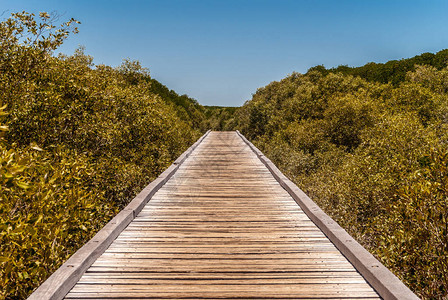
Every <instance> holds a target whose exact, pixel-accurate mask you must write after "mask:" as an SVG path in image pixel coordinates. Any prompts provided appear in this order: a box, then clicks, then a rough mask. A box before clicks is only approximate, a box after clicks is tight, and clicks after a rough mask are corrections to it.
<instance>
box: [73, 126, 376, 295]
mask: <svg viewBox="0 0 448 300" xmlns="http://www.w3.org/2000/svg"><path fill="white" fill-rule="evenodd" d="M66 298H67V299H101V298H107V299H118V298H119V299H125V298H128V299H145V298H146V299H165V298H166V299H187V298H188V299H217V298H221V299H232V298H237V299H262V298H263V299H306V298H312V299H371V298H378V295H377V293H376V292H375V291H374V290H373V289H372V288H371V286H370V285H369V284H368V283H366V282H365V280H364V278H363V277H362V276H361V275H360V274H359V273H358V272H357V271H356V270H355V269H354V267H353V266H352V265H351V264H350V263H349V262H348V261H347V260H346V258H345V257H344V256H343V255H342V254H341V253H340V252H339V251H338V250H337V249H336V248H335V246H334V245H333V244H332V243H331V242H330V241H329V240H328V239H327V238H326V237H325V235H324V234H323V233H322V232H321V231H320V230H319V229H318V228H317V227H316V226H315V225H314V223H313V222H311V221H310V219H309V218H308V217H307V216H306V215H305V213H304V212H303V211H302V210H301V209H300V207H299V206H298V205H297V204H296V202H295V201H294V200H293V199H292V198H291V196H290V195H289V194H288V193H287V192H286V191H285V190H284V189H283V188H282V187H281V186H280V184H279V183H278V182H277V181H276V180H275V179H274V177H273V176H272V174H271V173H270V172H269V170H268V169H267V168H266V167H265V166H264V165H263V163H262V162H261V161H260V160H259V159H258V158H257V156H256V155H255V154H254V153H253V152H252V150H251V149H250V148H249V147H248V146H247V145H246V144H245V143H244V142H243V140H242V139H241V138H240V137H239V136H238V135H237V134H236V133H235V132H211V133H210V134H209V135H208V136H207V137H206V138H205V139H204V140H203V142H202V143H201V144H199V146H198V147H197V148H196V150H195V151H193V153H192V154H191V155H190V156H189V157H188V158H187V160H186V161H185V162H184V163H183V164H182V165H181V166H180V167H179V169H178V170H177V172H176V173H175V174H174V175H173V176H172V177H171V179H169V180H168V181H167V183H166V184H165V185H164V186H163V187H162V188H160V189H159V191H158V192H157V193H156V194H155V195H154V196H153V197H152V199H151V200H150V201H149V202H148V203H147V204H146V206H145V207H144V208H143V209H142V211H141V212H140V213H139V214H138V215H137V217H136V218H135V219H134V220H133V221H132V222H131V223H130V224H129V225H128V226H127V228H126V229H125V230H124V231H123V232H122V233H121V234H120V235H119V236H118V237H117V238H116V240H115V241H114V242H113V243H112V244H111V245H110V246H109V248H108V249H107V250H106V251H105V252H104V253H103V254H102V255H101V256H100V257H99V258H98V259H97V260H96V261H95V262H94V263H93V264H92V266H91V267H90V268H89V269H88V270H87V272H86V273H85V274H84V275H83V276H82V277H81V279H80V280H79V282H78V283H77V284H76V285H75V286H74V287H73V289H72V290H71V291H70V292H69V293H68V295H67V296H66Z"/></svg>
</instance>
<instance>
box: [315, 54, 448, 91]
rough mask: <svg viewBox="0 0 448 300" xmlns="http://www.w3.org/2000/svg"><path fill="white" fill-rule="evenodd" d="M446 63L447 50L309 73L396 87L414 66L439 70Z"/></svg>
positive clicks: (320, 68)
mask: <svg viewBox="0 0 448 300" xmlns="http://www.w3.org/2000/svg"><path fill="white" fill-rule="evenodd" d="M447 63H448V49H445V50H442V51H439V52H437V53H436V54H433V53H423V54H421V55H417V56H414V57H412V58H406V59H401V60H391V61H388V62H386V63H384V64H381V63H374V62H371V63H368V64H366V65H364V66H361V67H348V66H339V67H336V68H330V69H326V68H325V67H324V66H322V65H320V66H315V67H312V68H310V70H309V71H318V72H320V73H322V74H323V75H327V74H329V73H342V74H345V75H353V76H359V77H361V78H363V79H365V80H367V81H375V82H381V83H392V84H393V85H394V86H397V85H398V84H400V83H401V82H403V81H405V79H406V74H407V72H410V71H414V70H415V66H416V65H427V66H432V67H434V68H436V69H437V70H441V69H443V68H445V67H446V65H447Z"/></svg>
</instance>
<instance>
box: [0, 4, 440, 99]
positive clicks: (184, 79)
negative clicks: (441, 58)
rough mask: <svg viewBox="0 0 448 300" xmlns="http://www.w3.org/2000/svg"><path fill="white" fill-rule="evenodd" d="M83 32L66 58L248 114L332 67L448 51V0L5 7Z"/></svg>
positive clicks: (69, 45) (70, 41)
mask: <svg viewBox="0 0 448 300" xmlns="http://www.w3.org/2000/svg"><path fill="white" fill-rule="evenodd" d="M22 10H25V11H28V12H39V11H48V12H51V11H56V12H58V13H59V14H64V16H63V18H62V20H65V19H69V18H71V17H74V18H75V19H77V20H79V21H81V22H82V24H81V25H80V26H79V29H80V33H79V34H78V35H75V36H72V37H70V38H69V39H68V40H67V41H66V43H65V44H64V45H63V46H62V47H61V49H60V50H61V52H63V53H66V54H72V53H73V51H74V49H75V48H77V47H78V45H84V46H85V47H86V53H87V54H89V55H92V56H93V57H94V58H95V60H94V63H96V64H100V63H104V64H107V65H111V66H117V65H119V64H120V63H121V61H122V59H123V58H131V59H135V60H139V61H140V62H141V63H142V65H143V66H145V67H148V68H149V70H150V72H151V75H152V77H153V78H155V79H157V80H159V81H160V82H162V83H163V84H165V85H166V86H168V87H169V88H170V89H173V90H175V91H176V92H178V93H179V94H187V95H189V96H191V97H193V98H195V99H197V100H198V101H199V102H200V103H201V104H204V105H223V106H239V105H242V104H243V103H244V101H246V100H249V99H250V98H251V94H252V93H254V92H255V91H256V89H257V88H259V87H262V86H264V85H266V84H268V83H269V82H271V81H273V80H279V79H281V78H283V77H285V76H287V75H288V74H290V73H292V72H293V71H296V72H301V73H303V72H306V70H307V69H308V68H310V67H312V66H315V65H318V64H323V65H325V66H326V67H334V66H338V65H341V64H344V65H345V64H347V65H350V66H359V65H363V64H365V63H367V62H370V61H374V62H386V61H388V60H391V59H401V58H408V57H412V56H415V55H417V54H421V53H423V52H437V51H439V50H442V49H446V48H448V1H447V0H421V1H416V0H353V1H348V0H269V1H267V0H202V1H199V0H198V1H194V0H191V1H187V0H159V1H152V0H126V1H125V0H76V1H75V0H34V1H32V0H0V12H2V11H7V13H6V14H4V15H3V17H5V16H6V15H8V14H9V13H11V12H16V11H22Z"/></svg>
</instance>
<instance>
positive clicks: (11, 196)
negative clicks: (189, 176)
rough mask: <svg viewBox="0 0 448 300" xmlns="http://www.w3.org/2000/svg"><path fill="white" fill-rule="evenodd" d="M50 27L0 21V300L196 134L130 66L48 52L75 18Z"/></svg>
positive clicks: (73, 243)
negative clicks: (55, 54)
mask: <svg viewBox="0 0 448 300" xmlns="http://www.w3.org/2000/svg"><path fill="white" fill-rule="evenodd" d="M52 20H53V19H52V16H50V15H48V14H46V13H41V14H40V16H39V17H35V16H34V15H32V14H28V13H19V14H13V16H12V17H11V18H9V19H7V20H4V21H3V22H0V43H1V45H0V91H1V93H0V104H3V105H5V106H4V107H2V109H1V110H0V111H1V117H2V120H1V124H0V125H1V126H0V132H1V133H2V136H1V139H2V140H1V141H0V163H1V167H0V189H1V190H0V298H6V299H23V298H26V297H27V295H29V294H30V293H31V292H32V291H33V289H35V288H36V287H37V286H38V285H39V284H40V283H42V282H43V281H44V280H45V279H46V278H47V277H48V276H49V275H50V274H51V273H52V272H54V271H55V270H56V269H57V268H58V267H59V266H60V265H61V264H62V263H63V262H64V261H65V260H66V259H67V258H68V257H69V256H70V255H71V254H73V253H74V252H75V251H76V250H77V249H78V248H79V247H81V246H82V245H83V244H84V243H85V242H86V241H87V240H88V239H89V238H91V237H92V236H93V235H94V234H95V232H96V231H98V229H100V228H101V227H102V226H103V225H104V224H105V223H106V222H108V221H109V220H110V219H111V218H112V216H113V215H114V214H115V213H116V212H117V211H118V210H119V209H120V208H122V207H123V206H124V205H126V204H127V203H128V202H129V201H130V200H131V199H132V197H133V196H134V195H135V194H136V193H137V192H138V191H140V190H141V189H142V188H143V187H144V186H145V185H146V184H148V183H149V182H150V181H151V180H152V179H154V178H155V177H156V176H157V175H158V174H159V173H160V172H161V171H163V170H164V169H165V168H166V167H167V166H168V165H169V164H170V163H171V162H172V161H173V160H174V159H175V158H176V157H178V156H179V155H180V154H181V153H182V152H183V151H184V150H185V149H186V148H188V147H189V146H190V145H191V144H192V143H193V142H194V141H195V140H196V139H197V138H198V137H199V136H200V135H201V133H200V131H199V130H197V128H193V127H192V126H193V125H194V124H196V123H195V122H194V121H193V120H192V119H190V115H188V114H186V115H184V116H180V115H179V111H180V110H182V109H183V108H181V109H177V106H176V105H177V104H176V103H172V102H173V100H172V99H174V100H177V98H176V96H177V94H176V95H174V96H173V97H174V98H173V97H172V99H170V101H168V100H167V99H163V98H162V97H161V96H159V95H158V94H157V93H155V92H153V91H151V89H150V88H151V82H152V80H151V78H150V75H149V72H148V70H146V69H144V68H142V67H141V66H140V64H139V63H138V62H136V61H130V60H125V61H124V62H123V64H122V65H121V66H120V67H118V68H111V67H108V66H104V65H98V66H95V65H93V64H92V57H90V56H88V55H85V54H84V51H83V49H82V48H80V49H78V50H77V51H76V52H75V54H74V55H72V56H65V55H60V56H59V57H54V56H52V51H54V50H55V49H56V48H57V47H58V46H60V45H61V44H62V43H63V41H64V39H65V38H66V37H67V36H68V34H69V33H70V32H76V28H74V27H73V25H74V24H76V23H77V22H76V21H75V20H71V21H69V22H68V23H64V24H62V25H61V26H60V27H56V26H55V25H53V21H52ZM162 96H163V95H162ZM188 101H192V100H191V99H189V98H188V97H186V96H185V97H183V98H182V104H183V105H184V106H186V105H188ZM0 106H1V105H0ZM193 106H194V105H193ZM190 111H191V112H192V113H191V115H193V114H195V115H197V114H198V113H200V111H199V112H197V111H196V110H195V109H194V107H193V108H192V109H190Z"/></svg>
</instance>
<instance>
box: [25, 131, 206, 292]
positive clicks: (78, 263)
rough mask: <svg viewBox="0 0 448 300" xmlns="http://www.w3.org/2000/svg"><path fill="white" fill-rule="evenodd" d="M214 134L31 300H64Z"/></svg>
mask: <svg viewBox="0 0 448 300" xmlns="http://www.w3.org/2000/svg"><path fill="white" fill-rule="evenodd" d="M209 133H210V130H209V131H207V132H206V133H205V134H204V135H203V136H202V137H201V138H199V140H197V141H196V143H194V144H193V145H192V146H191V147H190V148H188V149H187V150H186V151H185V152H184V153H182V154H181V155H180V156H179V157H178V158H177V159H176V160H175V161H174V163H173V164H172V165H171V166H170V167H168V169H166V170H165V171H164V172H163V173H162V174H160V176H159V177H157V179H155V180H154V181H152V182H151V183H150V184H149V185H147V186H146V187H145V188H144V189H143V190H142V191H141V192H140V193H139V194H138V195H137V196H136V197H135V198H134V199H133V200H132V201H131V202H130V203H129V204H128V205H127V206H126V207H125V208H124V209H123V210H122V211H120V212H119V213H118V214H117V215H116V216H115V217H114V218H113V219H112V220H111V221H110V222H109V223H107V224H106V225H105V226H104V227H103V228H102V229H101V230H100V231H98V233H97V234H96V235H95V236H94V237H93V238H92V239H91V240H90V241H88V242H87V243H86V244H85V245H84V246H82V247H81V248H80V249H79V250H78V251H76V252H75V253H74V254H73V255H72V256H71V257H70V258H69V259H68V260H67V261H66V262H65V263H64V264H63V265H62V266H61V267H60V268H59V269H57V270H56V271H55V272H54V273H53V274H52V275H51V276H50V277H49V278H48V279H47V280H46V281H45V282H44V283H42V284H41V285H40V286H39V287H38V288H37V289H36V290H35V291H34V292H33V293H32V294H31V295H30V296H29V298H28V299H29V300H42V299H51V300H53V299H55V300H56V299H63V298H64V297H65V295H67V293H68V292H69V291H70V290H71V289H72V287H73V286H74V285H75V284H76V283H77V282H78V280H79V279H80V278H81V276H82V275H83V274H84V272H85V271H86V270H87V269H88V268H89V267H90V266H91V265H92V264H93V263H94V262H95V260H96V259H97V258H98V257H99V256H100V255H101V254H103V252H104V251H105V250H106V249H107V248H108V247H109V245H110V244H111V243H112V242H113V241H114V240H115V239H116V237H117V236H118V235H119V234H120V233H121V232H122V231H123V230H124V229H125V228H126V226H128V225H129V223H131V221H132V220H133V219H134V218H135V217H136V216H137V214H138V213H139V212H140V211H141V210H142V208H143V207H144V206H145V205H146V203H148V201H149V199H151V197H152V196H153V195H154V194H155V193H156V192H157V191H158V190H159V189H160V188H161V187H162V186H163V185H164V184H165V183H166V182H167V181H168V180H169V179H170V178H171V177H172V176H173V174H174V173H175V172H176V171H177V169H178V168H179V166H180V165H181V164H182V163H183V162H184V161H185V160H186V159H187V157H188V156H190V154H191V153H192V152H193V150H194V149H196V147H197V146H198V145H199V144H200V143H201V142H202V140H204V138H205V137H206V136H207V135H208V134H209Z"/></svg>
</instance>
